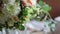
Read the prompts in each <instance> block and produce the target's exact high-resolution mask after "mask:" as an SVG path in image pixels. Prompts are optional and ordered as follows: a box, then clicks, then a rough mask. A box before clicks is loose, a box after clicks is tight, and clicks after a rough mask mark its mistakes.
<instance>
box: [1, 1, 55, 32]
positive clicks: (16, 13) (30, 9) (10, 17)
mask: <svg viewBox="0 0 60 34" xmlns="http://www.w3.org/2000/svg"><path fill="white" fill-rule="evenodd" d="M50 10H51V7H50V6H49V5H48V4H46V3H45V2H43V1H42V0H39V1H38V2H37V0H0V28H3V27H5V28H14V29H19V30H24V29H25V27H24V25H23V24H24V23H27V22H29V21H31V20H33V19H34V20H36V21H43V22H45V21H48V22H50V23H48V25H47V26H49V27H50V29H51V31H53V27H54V26H55V25H54V26H52V24H56V23H55V21H54V20H53V19H52V18H51V16H50V14H49V11H50ZM44 24H45V25H46V23H44Z"/></svg>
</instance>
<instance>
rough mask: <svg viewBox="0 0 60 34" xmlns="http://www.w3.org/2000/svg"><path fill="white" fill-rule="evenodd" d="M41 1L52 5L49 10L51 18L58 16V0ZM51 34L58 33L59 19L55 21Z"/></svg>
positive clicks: (59, 1)
mask: <svg viewBox="0 0 60 34" xmlns="http://www.w3.org/2000/svg"><path fill="white" fill-rule="evenodd" d="M43 1H44V2H46V3H47V4H49V5H50V6H51V7H52V9H51V11H50V14H51V16H52V18H56V17H58V16H60V0H43ZM51 34H60V21H59V22H58V23H57V26H56V31H55V32H52V33H51Z"/></svg>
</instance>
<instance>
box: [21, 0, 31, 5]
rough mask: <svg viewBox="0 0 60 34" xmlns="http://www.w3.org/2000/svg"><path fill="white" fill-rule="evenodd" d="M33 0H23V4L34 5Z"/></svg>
mask: <svg viewBox="0 0 60 34" xmlns="http://www.w3.org/2000/svg"><path fill="white" fill-rule="evenodd" d="M31 1H32V0H21V3H22V5H23V6H32V2H31Z"/></svg>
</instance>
